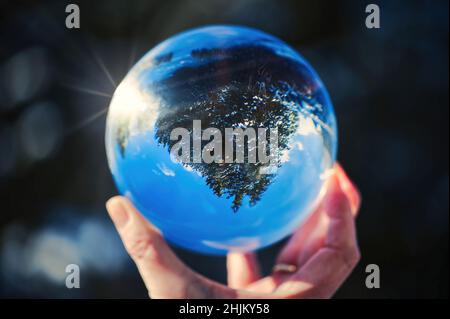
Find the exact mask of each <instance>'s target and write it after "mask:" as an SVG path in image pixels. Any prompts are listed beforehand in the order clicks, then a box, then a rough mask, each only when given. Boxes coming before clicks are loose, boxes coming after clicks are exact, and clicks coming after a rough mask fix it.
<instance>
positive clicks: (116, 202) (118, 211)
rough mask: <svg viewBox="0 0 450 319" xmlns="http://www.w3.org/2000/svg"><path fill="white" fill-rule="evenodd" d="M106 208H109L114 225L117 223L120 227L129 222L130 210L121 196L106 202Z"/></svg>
mask: <svg viewBox="0 0 450 319" xmlns="http://www.w3.org/2000/svg"><path fill="white" fill-rule="evenodd" d="M106 209H107V210H108V213H109V216H110V217H111V219H112V221H113V223H114V225H116V227H117V228H118V229H119V228H122V227H124V226H125V225H126V223H127V222H128V212H127V209H126V207H125V205H124V204H123V201H122V200H121V199H120V198H117V197H114V198H111V199H110V200H109V201H108V202H107V203H106Z"/></svg>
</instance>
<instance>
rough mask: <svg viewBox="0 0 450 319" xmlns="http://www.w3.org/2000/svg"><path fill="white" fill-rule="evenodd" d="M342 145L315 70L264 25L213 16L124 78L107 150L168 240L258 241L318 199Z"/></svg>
mask: <svg viewBox="0 0 450 319" xmlns="http://www.w3.org/2000/svg"><path fill="white" fill-rule="evenodd" d="M336 148H337V133H336V120H335V116H334V111H333V107H332V103H331V101H330V98H329V95H328V93H327V90H326V88H325V86H324V84H323V83H322V81H321V80H320V78H319V76H318V75H317V73H316V72H315V71H314V70H313V68H312V67H311V66H310V65H309V64H308V62H307V61H306V60H305V59H304V58H303V57H302V56H301V55H300V54H299V53H297V52H296V51H295V50H294V49H293V48H291V47H290V46H288V45H287V44H286V43H284V42H282V41H281V40H280V39H278V38H276V37H274V36H272V35H269V34H267V33H264V32H261V31H258V30H255V29H251V28H247V27H238V26H226V25H223V26H222V25H219V26H207V27H201V28H197V29H192V30H188V31H185V32H182V33H179V34H177V35H174V36H172V37H170V38H168V39H167V40H165V41H163V42H161V43H160V44H158V45H157V46H156V47H154V48H153V49H151V50H150V51H149V52H148V53H146V54H145V55H144V56H143V57H142V58H141V59H140V61H138V62H137V63H136V64H135V65H134V66H133V67H132V68H131V70H130V71H129V73H128V74H127V75H126V77H125V78H124V79H123V81H122V82H121V83H120V85H119V86H118V87H117V89H116V91H115V92H114V95H113V98H112V100H111V103H110V107H109V111H108V116H107V123H106V150H107V157H108V163H109V167H110V170H111V172H112V175H113V178H114V180H115V183H116V185H117V187H118V189H119V192H120V193H122V194H123V195H125V196H127V197H128V198H129V199H130V200H131V201H132V202H133V203H134V205H135V206H136V207H137V208H138V209H139V210H140V211H141V213H142V214H143V215H144V216H145V217H146V218H147V219H148V220H149V221H151V223H153V224H154V225H155V226H157V227H158V228H159V229H160V230H161V232H162V234H163V235H164V237H165V238H166V239H167V240H168V241H169V242H171V243H173V244H175V245H177V246H181V247H183V248H186V249H189V250H193V251H197V252H201V253H207V254H218V255H221V254H226V253H227V252H229V251H241V252H245V251H251V250H256V249H259V248H262V247H265V246H268V245H270V244H273V243H275V242H277V241H279V240H281V239H282V238H284V237H286V236H287V235H289V234H291V233H292V232H293V231H294V230H295V229H296V228H297V227H298V226H299V225H300V224H301V222H302V221H304V220H305V219H306V218H307V217H308V215H309V214H310V213H311V212H312V211H313V209H314V208H315V206H316V205H317V203H318V202H319V201H320V197H321V194H323V192H324V190H323V189H324V184H325V181H326V179H327V176H329V173H330V171H331V169H332V167H333V164H334V161H335V156H336Z"/></svg>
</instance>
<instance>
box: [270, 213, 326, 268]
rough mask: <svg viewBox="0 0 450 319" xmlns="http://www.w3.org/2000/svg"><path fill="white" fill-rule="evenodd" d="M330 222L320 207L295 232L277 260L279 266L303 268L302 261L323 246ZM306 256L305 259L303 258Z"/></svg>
mask: <svg viewBox="0 0 450 319" xmlns="http://www.w3.org/2000/svg"><path fill="white" fill-rule="evenodd" d="M327 225H328V220H327V218H326V216H324V214H323V213H322V209H321V207H319V208H318V209H317V210H316V211H315V212H314V213H313V214H312V215H311V216H310V217H309V218H308V220H307V221H306V222H305V223H304V224H303V225H301V226H300V228H299V229H297V230H296V231H295V233H294V234H293V235H292V237H291V238H290V239H289V241H288V243H287V244H286V245H285V246H284V247H283V249H282V250H281V252H280V254H279V255H278V258H277V261H276V262H277V264H291V265H297V266H301V265H302V262H301V260H303V259H305V258H307V257H308V256H311V254H312V253H314V252H315V251H317V249H319V248H320V247H321V246H322V244H323V238H324V234H325V232H326V227H327ZM301 256H304V257H305V258H304V257H301Z"/></svg>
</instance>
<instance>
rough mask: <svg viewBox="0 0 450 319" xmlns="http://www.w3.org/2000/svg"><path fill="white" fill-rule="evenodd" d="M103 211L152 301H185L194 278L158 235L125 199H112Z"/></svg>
mask: <svg viewBox="0 0 450 319" xmlns="http://www.w3.org/2000/svg"><path fill="white" fill-rule="evenodd" d="M106 207H107V210H108V212H109V215H110V217H111V219H112V220H113V223H114V225H115V226H116V229H117V231H118V232H119V235H120V237H121V239H122V241H123V244H124V246H125V248H126V250H127V252H128V253H129V255H130V256H131V258H132V259H133V260H134V262H135V263H136V266H137V268H138V270H139V273H140V274H141V276H142V279H143V280H144V283H145V285H146V287H147V289H148V290H149V293H150V294H151V296H152V298H155V297H165V296H169V295H170V296H171V297H173V298H177V297H185V294H186V290H187V287H188V285H189V284H190V282H191V281H195V280H197V278H196V276H195V274H194V273H193V272H192V271H191V270H190V269H188V268H187V267H186V266H185V265H184V264H183V263H182V262H181V261H180V260H179V259H178V258H177V257H176V256H175V254H174V253H173V252H172V250H171V249H170V248H169V246H168V245H167V244H166V242H165V241H164V239H163V237H162V236H161V233H160V232H159V231H158V230H157V229H156V228H155V227H154V226H153V225H151V224H150V223H149V222H148V221H147V220H146V219H145V218H144V217H143V216H142V215H141V214H140V213H139V212H138V211H137V210H136V209H135V208H134V206H133V205H132V204H131V202H130V201H129V200H128V199H127V198H125V197H120V196H117V197H113V198H112V199H110V200H109V201H108V202H107V204H106ZM191 292H195V291H194V290H192V291H191Z"/></svg>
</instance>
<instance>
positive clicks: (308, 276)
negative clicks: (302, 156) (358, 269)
mask: <svg viewBox="0 0 450 319" xmlns="http://www.w3.org/2000/svg"><path fill="white" fill-rule="evenodd" d="M328 187H329V189H328V193H327V196H326V197H325V199H324V202H323V209H324V210H325V212H326V214H327V216H328V217H329V219H330V221H329V227H328V231H327V233H326V237H325V242H324V245H323V246H322V247H321V248H320V249H319V250H318V251H317V252H316V253H315V254H314V255H313V256H311V257H310V258H309V259H308V261H307V262H306V263H305V264H304V266H303V267H301V268H300V270H299V271H298V272H297V273H295V274H294V275H292V276H291V277H290V278H289V279H288V280H286V281H285V282H284V283H282V284H281V285H280V286H279V287H278V289H277V290H276V293H277V294H281V295H283V296H285V297H292V298H296V297H312V298H329V297H331V296H332V295H333V294H334V293H335V292H336V290H337V289H338V288H339V287H340V285H341V284H342V283H343V282H344V280H345V279H346V278H347V276H348V275H349V274H350V272H351V271H352V270H353V268H354V267H355V265H356V264H357V262H358V260H359V249H358V246H357V241H356V232H355V225H354V219H353V214H352V207H351V203H350V200H349V198H348V197H347V195H346V193H344V191H343V189H342V187H341V185H340V180H339V177H338V176H333V177H331V179H330V181H329V186H328Z"/></svg>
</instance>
